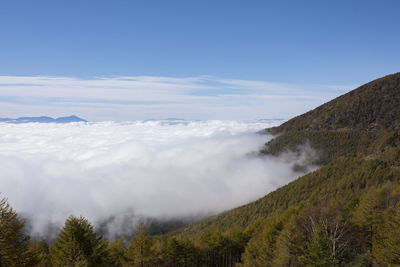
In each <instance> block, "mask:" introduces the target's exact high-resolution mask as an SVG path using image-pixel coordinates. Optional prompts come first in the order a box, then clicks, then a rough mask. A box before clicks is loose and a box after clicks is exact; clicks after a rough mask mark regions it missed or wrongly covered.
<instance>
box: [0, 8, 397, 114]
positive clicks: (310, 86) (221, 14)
mask: <svg viewBox="0 0 400 267" xmlns="http://www.w3.org/2000/svg"><path fill="white" fill-rule="evenodd" d="M399 12H400V1H366V0H364V1H234V0H231V1H215V0H214V1H99V0H97V1H88V0H87V1H73V0H71V1H40V0H38V1H8V0H3V1H1V2H0V34H1V35H0V76H2V77H3V78H0V102H1V103H3V104H7V105H8V106H7V105H2V106H3V108H2V109H1V108H0V115H1V116H6V115H7V116H13V115H15V116H17V115H27V113H30V114H39V113H41V112H45V113H46V114H47V115H62V114H64V113H67V112H73V111H75V110H76V111H77V112H75V113H79V112H80V113H82V116H89V119H90V118H92V119H93V120H101V119H111V118H110V116H107V115H106V114H107V111H106V110H104V109H103V113H101V112H100V113H99V112H95V111H94V108H93V107H92V105H93V103H97V106H96V108H97V109H100V108H101V103H104V101H109V102H110V101H111V102H113V101H114V104H118V103H120V104H121V105H123V109H121V110H120V113H121V114H125V113H124V112H128V113H127V114H125V115H124V116H122V115H116V117H115V119H130V118H132V119H139V118H143V119H145V118H146V117H147V116H155V117H163V115H164V114H165V113H168V114H165V115H171V116H173V117H185V114H182V113H183V111H185V110H186V108H181V109H175V110H174V109H173V108H172V106H167V105H164V106H163V101H164V100H163V99H162V98H160V97H155V98H151V97H150V96H149V97H145V98H146V100H144V99H142V98H143V97H142V96H143V93H142V94H140V95H138V94H132V95H130V96H129V97H128V98H126V96H124V97H122V95H123V94H122V95H121V98H117V99H114V100H107V96H108V94H107V93H106V92H103V93H104V94H103V95H102V94H100V93H99V94H96V93H95V96H93V95H92V96H90V95H86V94H87V93H86V91H85V92H82V94H83V95H85V97H81V96H80V93H79V92H78V91H76V94H75V95H69V94H68V97H67V98H68V100H69V101H64V100H65V99H66V96H65V94H63V93H59V92H55V90H56V89H54V90H53V91H52V90H50V89H49V90H48V91H43V90H42V91H40V90H39V91H40V92H38V93H37V94H35V93H33V92H32V90H33V91H36V89H35V88H37V87H38V86H42V87H43V85H38V84H35V83H31V81H30V80H29V77H31V78H32V79H33V80H36V81H37V79H36V78H37V77H42V78H43V77H53V78H57V77H58V78H60V79H66V80H65V81H67V78H66V77H68V79H69V80H68V81H71V80H73V79H79V80H81V81H93V83H94V84H97V82H98V79H99V78H100V79H101V80H102V81H104V80H105V77H107V79H108V80H115V79H114V78H115V77H131V78H132V77H142V78H143V77H147V80H146V81H149V79H152V81H154V80H156V81H157V77H158V78H159V77H164V79H175V80H174V82H177V83H182V82H185V84H186V85H187V80H188V79H190V78H192V79H194V80H196V81H195V82H194V83H195V84H196V86H198V83H201V84H203V85H204V83H207V86H206V87H204V88H202V89H199V88H197V89H196V90H197V91H196V90H195V91H190V90H189V89H188V88H187V90H186V89H185V90H184V93H182V91H180V93H177V92H178V91H176V90H175V91H174V93H173V94H172V95H171V97H172V96H178V95H179V96H182V97H183V96H184V97H185V98H184V99H182V100H179V99H177V100H176V101H175V103H178V104H180V105H188V106H191V104H193V102H191V101H189V100H188V99H187V97H188V96H192V97H195V96H198V97H203V96H208V97H212V96H214V97H218V99H206V98H203V99H202V100H201V101H200V100H199V99H197V100H196V101H197V102H196V103H197V104H198V105H199V110H198V111H197V112H194V111H193V112H192V114H190V116H192V117H193V118H219V117H220V118H228V117H229V116H228V115H229V114H230V115H231V116H232V117H235V116H236V114H238V117H244V118H255V117H257V118H260V117H263V118H266V117H272V116H273V117H276V116H277V115H279V114H282V116H278V117H290V116H293V115H297V114H299V113H300V112H304V111H306V110H307V109H309V108H312V107H315V106H317V105H319V104H321V103H323V102H324V101H326V100H328V99H329V98H330V97H334V96H337V95H339V94H341V93H344V92H347V91H348V90H350V89H353V87H352V86H356V85H360V84H362V83H365V82H368V81H370V80H372V79H375V78H378V77H380V76H383V75H386V74H389V73H394V72H398V71H399V69H400V68H399V65H400V53H399V43H400V34H399V26H400V16H399V15H398V14H399ZM14 76H17V77H21V80H24V81H25V82H18V80H15V79H14V80H13V81H12V83H11V84H7V83H6V82H5V81H7V79H8V78H9V77H14ZM7 77H8V78H7ZM35 77H36V78H35ZM204 77H208V78H207V79H204ZM210 77H212V78H210ZM142 78H139V80H140V81H142ZM118 79H120V78H118ZM135 79H136V78H135ZM227 79H230V80H236V81H237V82H236V83H235V84H234V85H232V84H230V85H227V84H224V83H222V85H221V80H224V81H225V80H227ZM199 80H201V82H199ZM41 81H42V80H41ZM238 81H240V86H239V85H238V84H239V83H238ZM246 81H247V82H248V83H247V84H246V83H245V82H246ZM107 82H109V81H107ZM192 82H193V81H192ZM192 82H189V84H190V86H193V83H192ZM251 82H254V83H256V84H257V86H259V85H260V82H261V83H262V82H263V83H264V84H268V85H271V84H275V85H276V86H277V87H276V88H277V89H276V90H275V91H274V90H273V88H272V89H271V88H270V87H268V86H266V87H265V88H264V89H263V88H261V89H260V88H258V91H257V92H258V94H254V90H255V89H254V88H253V87H251V86H250V85H254V83H251ZM168 83H169V85H171V80H168ZM249 83H250V84H249ZM243 84H245V85H243ZM136 85H137V84H136ZM136 85H135V86H136ZM157 85H158V84H157V83H156V84H151V86H150V87H151V89H149V90H150V91H151V90H153V91H154V90H157V88H155V87H154V86H157ZM16 86H17V87H18V89H14V87H16ZM32 86H33V87H32ZM48 86H53V85H48ZM68 86H70V84H68V83H65V84H64V87H62V86H61V85H57V88H60V89H58V90H59V91H62V90H64V91H65V90H67V89H68V88H70V87H68ZM85 86H89V87H93V86H92V85H85ZM97 86H99V85H97ZM135 86H134V87H135ZM232 86H234V87H235V88H232ZM21 87H26V89H21ZM100 87H101V86H100ZM239 87H240V88H239ZM267 87H268V88H267ZM85 88H86V87H85ZM113 88H115V87H113ZM279 88H280V89H279ZM282 88H286V89H285V90H283V89H282ZM81 89H82V90H86V89H83V87H82V88H81ZM13 90H14V91H15V92H16V93H12V92H13ZM110 90H111V89H110ZM168 90H170V89H168ZM171 90H173V89H171ZM282 90H283V91H284V92H285V93H281V92H282ZM28 91H29V92H28ZM100 91H101V89H99V92H100ZM278 91H279V92H278ZM108 92H110V91H108ZM227 92H229V94H228V93H227ZM260 92H261V93H260ZM271 92H273V93H271ZM153 93H154V92H152V93H150V95H153ZM175 93H176V94H177V95H175ZM46 94H47V95H46ZM232 94H234V95H235V96H237V97H240V96H243V97H242V99H243V103H241V102H240V101H239V100H235V101H233V100H232V99H231V98H227V99H225V98H226V95H230V96H231V95H232ZM249 95H252V97H255V98H260V96H261V98H262V97H267V98H268V97H270V96H271V95H273V96H274V97H275V98H274V99H275V100H274V101H275V102H276V101H277V100H276V96H277V95H279V97H280V99H281V100H280V101H281V104H282V105H283V106H285V105H287V108H286V109H283V110H282V112H281V113H279V112H277V111H276V110H273V108H275V105H273V104H274V103H272V102H271V101H269V102H268V101H267V100H265V101H256V102H257V103H256V102H254V101H253V100H254V99H249V98H248V96H249ZM114 96H115V95H114ZM284 96H287V97H288V99H290V98H293V97H298V98H297V101H296V103H297V105H295V106H293V105H292V104H293V103H292V102H290V101H287V99H286V100H284ZM301 96H306V97H301ZM308 96H309V97H310V98H307V97H308ZM96 97H97V98H96ZM224 97H225V98H224ZM10 99H11V100H10ZM49 99H56V100H57V101H55V102H54V101H53V102H52V101H50V100H49ZM63 99H64V100H63ZM85 99H86V101H84V100H85ZM302 99H303V100H302ZM304 99H308V100H307V101H306V100H304ZM310 99H313V100H312V101H311V100H310ZM192 100H193V99H192ZM121 101H126V102H125V103H121ZM143 101H144V102H143ZM145 101H150V102H151V103H150V104H151V105H153V106H152V107H151V109H153V110H154V108H159V109H160V112H159V113H157V112H149V111H146V107H144V106H142V109H139V108H138V107H137V105H138V103H139V104H141V105H144V104H145V103H146V102H145ZM171 101H172V99H168V103H169V105H171V103H170V102H171ZM213 101H214V102H213ZM232 101H233V102H232ZM246 101H247V109H243V111H241V110H240V109H239V108H237V107H238V106H245V105H246ZM292 101H294V100H292ZM302 101H303V105H301V102H302ZM109 102H108V103H109ZM60 103H61V104H60ZM77 103H79V105H78V104H77ZM88 103H89V104H90V103H91V105H88ZM157 103H158V106H154V105H156V104H157ZM74 105H77V106H74ZM135 105H136V106H135ZM290 105H292V106H290ZM38 106H40V107H41V109H39V108H38ZM129 106H132V107H131V109H129V108H128V107H129ZM133 106H135V107H133ZM200 106H202V108H200ZM223 106H229V108H231V110H229V108H228V109H227V110H226V112H223V109H220V107H223ZM268 106H272V107H273V108H272V107H270V108H268ZM235 107H236V108H235ZM251 107H254V109H258V111H257V112H253V113H252V112H250V108H251ZM263 107H264V109H263ZM63 108H64V110H63ZM85 108H86V109H85ZM147 108H150V107H147ZM213 108H214V112H212V111H211V110H213ZM116 109H117V107H115V110H116ZM217 109H218V110H217ZM84 110H86V111H84ZM89 110H91V111H89ZM122 110H124V112H123V111H122ZM129 110H130V111H129ZM140 110H142V112H140ZM163 110H164V111H163ZM165 110H168V112H165ZM234 110H235V111H234ZM108 111H109V110H108ZM138 112H139V113H138ZM218 112H219V113H218ZM232 112H233V113H232ZM235 112H236V113H235ZM246 112H250V113H246ZM117 113H118V112H117ZM117 113H115V114H117ZM189 113H190V112H189ZM244 113H246V114H247V115H245V114H244ZM96 114H97V115H96ZM98 114H103V115H98ZM239 115H240V116H239ZM187 117H189V116H187Z"/></svg>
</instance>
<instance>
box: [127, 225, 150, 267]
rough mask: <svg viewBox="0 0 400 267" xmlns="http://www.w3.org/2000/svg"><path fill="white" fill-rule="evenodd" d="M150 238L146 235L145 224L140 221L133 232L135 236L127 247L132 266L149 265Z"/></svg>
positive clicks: (141, 266)
mask: <svg viewBox="0 0 400 267" xmlns="http://www.w3.org/2000/svg"><path fill="white" fill-rule="evenodd" d="M150 247H151V240H150V239H149V237H148V235H147V230H146V226H145V224H144V223H143V222H140V223H139V225H138V227H137V230H136V232H135V238H134V239H133V240H132V242H131V245H130V247H129V249H128V258H129V261H130V262H131V263H133V266H138V267H145V266H149V263H150V261H151V258H150Z"/></svg>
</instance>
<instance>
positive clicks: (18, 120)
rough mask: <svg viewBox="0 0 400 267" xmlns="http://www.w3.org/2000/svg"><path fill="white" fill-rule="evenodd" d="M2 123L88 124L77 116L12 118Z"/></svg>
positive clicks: (5, 119) (0, 120)
mask: <svg viewBox="0 0 400 267" xmlns="http://www.w3.org/2000/svg"><path fill="white" fill-rule="evenodd" d="M0 122H6V123H32V122H34V123H70V122H87V120H84V119H82V118H79V117H77V116H75V115H71V116H67V117H59V118H56V119H54V118H52V117H47V116H40V117H19V118H16V119H10V118H0Z"/></svg>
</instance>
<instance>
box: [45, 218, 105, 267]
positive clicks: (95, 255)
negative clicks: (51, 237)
mask: <svg viewBox="0 0 400 267" xmlns="http://www.w3.org/2000/svg"><path fill="white" fill-rule="evenodd" d="M106 249H107V247H106V242H105V240H104V239H103V238H102V237H101V236H99V235H98V234H97V233H96V232H95V231H94V230H93V226H92V225H91V224H90V223H89V221H88V220H86V219H85V218H83V217H79V218H77V217H74V216H70V217H69V218H68V219H67V220H66V222H65V225H64V228H63V229H62V230H61V232H60V234H59V236H58V238H57V240H56V242H55V243H54V245H53V247H51V248H50V254H51V257H52V262H53V264H54V266H73V267H75V266H107V256H108V255H107V250H106Z"/></svg>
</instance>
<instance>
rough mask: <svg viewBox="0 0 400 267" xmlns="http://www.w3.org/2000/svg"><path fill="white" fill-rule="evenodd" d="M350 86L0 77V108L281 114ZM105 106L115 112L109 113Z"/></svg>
mask: <svg viewBox="0 0 400 267" xmlns="http://www.w3.org/2000/svg"><path fill="white" fill-rule="evenodd" d="M353 87H354V86H343V85H342V86H332V85H302V86H299V85H291V84H284V83H271V82H265V81H251V80H240V79H224V78H219V77H213V76H198V77H186V78H175V77H158V76H117V77H98V78H92V79H78V78H71V77H46V76H0V102H1V103H2V104H8V108H7V109H5V108H3V109H1V110H0V112H1V114H2V116H23V115H43V114H42V113H43V112H45V113H46V114H47V115H53V116H57V115H66V112H74V113H76V114H79V115H81V116H85V117H87V118H88V119H90V120H132V119H145V118H149V117H155V118H163V117H164V118H165V117H184V118H187V119H193V118H195V119H212V118H219V119H250V118H251V119H254V118H271V117H280V118H287V117H290V116H293V115H296V114H298V113H301V112H303V111H305V110H307V109H309V108H312V107H314V106H317V105H319V104H321V103H323V102H325V101H327V100H329V99H331V98H333V97H335V96H338V95H340V94H342V93H344V92H346V91H348V90H349V89H352V88H353ZM298 103H301V105H298ZM138 106H140V110H137V107H138ZM188 106H189V107H191V111H190V112H189V113H188V112H187V107H188ZM238 106H240V107H241V109H240V110H237V107H238ZM221 107H223V109H221ZM278 107H281V108H280V109H279V108H278ZM282 107H285V108H284V109H282ZM300 107H301V108H300ZM66 108H67V109H66ZM110 111H111V112H114V115H116V114H117V115H118V117H115V116H113V117H111V116H110V114H109V113H110Z"/></svg>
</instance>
